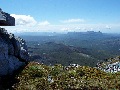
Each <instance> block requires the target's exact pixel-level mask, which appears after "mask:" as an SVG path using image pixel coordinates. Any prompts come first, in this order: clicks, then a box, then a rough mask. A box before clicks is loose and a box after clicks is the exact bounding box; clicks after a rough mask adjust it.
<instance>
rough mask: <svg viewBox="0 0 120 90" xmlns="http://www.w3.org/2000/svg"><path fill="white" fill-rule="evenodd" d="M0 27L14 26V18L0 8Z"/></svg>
mask: <svg viewBox="0 0 120 90" xmlns="http://www.w3.org/2000/svg"><path fill="white" fill-rule="evenodd" d="M0 26H15V18H14V17H12V16H10V14H8V13H5V12H3V11H2V9H1V8H0Z"/></svg>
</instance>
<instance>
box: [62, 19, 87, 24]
mask: <svg viewBox="0 0 120 90" xmlns="http://www.w3.org/2000/svg"><path fill="white" fill-rule="evenodd" d="M60 22H62V23H83V22H85V20H84V19H68V20H62V21H60Z"/></svg>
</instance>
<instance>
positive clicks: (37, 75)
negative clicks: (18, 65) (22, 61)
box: [13, 62, 120, 90]
mask: <svg viewBox="0 0 120 90" xmlns="http://www.w3.org/2000/svg"><path fill="white" fill-rule="evenodd" d="M17 79H18V80H19V83H16V84H15V85H14V86H13V87H14V89H15V90H120V72H117V73H106V72H104V71H101V70H99V69H97V68H92V67H89V66H79V65H75V66H72V65H71V66H62V65H60V64H56V65H54V66H46V65H43V64H39V63H36V62H30V63H29V64H28V65H27V66H26V68H25V69H24V70H23V71H22V72H21V73H20V74H19V76H18V77H17Z"/></svg>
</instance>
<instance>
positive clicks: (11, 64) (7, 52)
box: [0, 28, 29, 76]
mask: <svg viewBox="0 0 120 90" xmlns="http://www.w3.org/2000/svg"><path fill="white" fill-rule="evenodd" d="M27 62H29V55H28V50H27V45H26V42H25V40H23V39H21V38H20V37H15V36H14V34H8V33H7V31H6V30H5V29H4V28H0V76H3V75H11V74H12V73H13V72H14V71H15V70H17V69H19V68H20V67H21V66H25V64H26V63H27Z"/></svg>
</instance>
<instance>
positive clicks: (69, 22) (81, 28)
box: [0, 0, 120, 33]
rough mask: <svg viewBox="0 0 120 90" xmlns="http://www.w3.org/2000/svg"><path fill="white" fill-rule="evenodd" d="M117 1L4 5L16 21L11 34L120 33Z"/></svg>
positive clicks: (71, 0) (38, 0) (28, 1)
mask: <svg viewBox="0 0 120 90" xmlns="http://www.w3.org/2000/svg"><path fill="white" fill-rule="evenodd" d="M119 3H120V1H119V0H117V1H115V0H92V1H91V0H36V1H34V0H25V1H22V0H14V1H1V7H0V8H2V10H3V11H5V12H8V13H10V14H11V16H13V17H15V19H16V26H14V27H5V28H6V29H7V30H8V32H12V33H15V32H18V33H19V32H73V31H76V32H86V31H101V32H103V33H120V12H119V9H120V5H119Z"/></svg>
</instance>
